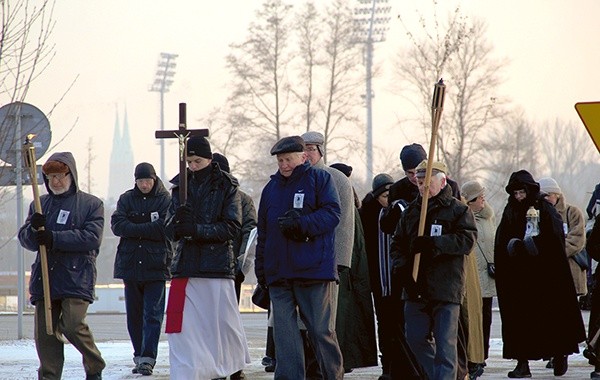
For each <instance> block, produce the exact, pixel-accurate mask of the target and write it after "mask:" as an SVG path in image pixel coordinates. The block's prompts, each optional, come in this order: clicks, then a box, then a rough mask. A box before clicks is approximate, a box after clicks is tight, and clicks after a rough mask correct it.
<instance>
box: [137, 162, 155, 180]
mask: <svg viewBox="0 0 600 380" xmlns="http://www.w3.org/2000/svg"><path fill="white" fill-rule="evenodd" d="M134 176H135V179H136V180H137V179H144V178H152V179H156V171H155V170H154V166H152V164H149V163H147V162H142V163H140V164H138V165H137V166H136V167H135V171H134Z"/></svg>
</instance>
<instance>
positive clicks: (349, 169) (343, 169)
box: [329, 162, 352, 177]
mask: <svg viewBox="0 0 600 380" xmlns="http://www.w3.org/2000/svg"><path fill="white" fill-rule="evenodd" d="M329 166H331V167H332V168H334V169H337V170H339V171H341V172H342V173H344V175H345V176H346V177H350V175H351V174H352V166H350V165H346V164H342V163H341V162H339V163H335V164H331V165H329Z"/></svg>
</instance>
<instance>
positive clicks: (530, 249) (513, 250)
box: [506, 236, 539, 257]
mask: <svg viewBox="0 0 600 380" xmlns="http://www.w3.org/2000/svg"><path fill="white" fill-rule="evenodd" d="M506 249H507V251H508V256H509V257H514V256H518V255H525V254H527V255H531V256H537V255H538V254H539V253H538V249H537V246H536V244H535V240H534V239H533V238H532V237H530V236H527V237H526V238H525V239H523V240H521V239H517V238H512V239H510V241H509V242H508V245H507V246H506Z"/></svg>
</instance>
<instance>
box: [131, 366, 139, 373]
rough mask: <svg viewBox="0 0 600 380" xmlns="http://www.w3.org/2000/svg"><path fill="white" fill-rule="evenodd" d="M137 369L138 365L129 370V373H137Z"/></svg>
mask: <svg viewBox="0 0 600 380" xmlns="http://www.w3.org/2000/svg"><path fill="white" fill-rule="evenodd" d="M138 368H139V367H138V365H137V364H136V365H135V367H133V368H132V369H131V373H138Z"/></svg>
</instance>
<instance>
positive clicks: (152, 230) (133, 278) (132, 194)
mask: <svg viewBox="0 0 600 380" xmlns="http://www.w3.org/2000/svg"><path fill="white" fill-rule="evenodd" d="M134 176H135V185H134V187H133V189H130V190H127V191H126V192H125V193H123V194H121V196H120V197H119V201H118V202H117V209H116V210H115V212H114V213H113V214H112V217H111V224H110V226H111V229H112V231H113V233H114V234H115V235H116V236H119V237H120V238H121V239H120V241H119V247H118V248H117V254H116V256H115V270H114V276H115V278H121V279H123V284H124V285H125V308H126V310H127V330H128V331H129V337H130V338H131V343H132V345H133V362H134V363H135V367H134V368H133V370H132V372H133V373H140V374H142V375H145V376H149V375H152V372H153V368H154V364H156V357H157V354H158V341H159V338H160V330H161V326H162V321H163V316H164V313H165V283H166V280H168V279H169V278H170V277H171V271H170V268H169V266H170V265H171V258H172V252H171V242H170V240H169V239H168V238H167V236H166V233H165V218H166V216H167V211H168V210H169V205H170V203H171V195H170V194H169V191H168V190H167V189H166V188H165V186H164V185H163V183H162V181H161V180H160V178H158V177H157V176H156V171H155V170H154V167H153V166H152V165H151V164H149V163H147V162H142V163H140V164H139V165H137V166H136V167H135V171H134Z"/></svg>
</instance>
